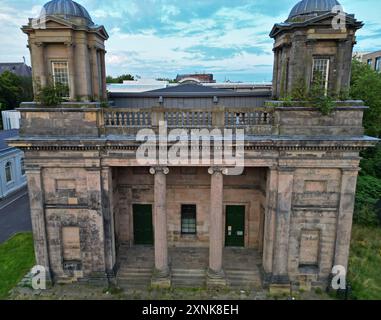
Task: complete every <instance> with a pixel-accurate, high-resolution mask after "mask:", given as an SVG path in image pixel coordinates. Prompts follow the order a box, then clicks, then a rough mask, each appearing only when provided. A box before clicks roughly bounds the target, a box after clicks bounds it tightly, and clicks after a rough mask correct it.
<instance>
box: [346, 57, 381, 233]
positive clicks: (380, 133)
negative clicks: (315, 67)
mask: <svg viewBox="0 0 381 320" xmlns="http://www.w3.org/2000/svg"><path fill="white" fill-rule="evenodd" d="M350 96H351V98H352V99H359V100H363V101H364V102H365V104H366V105H367V106H368V107H369V109H368V110H366V111H365V113H364V127H365V132H366V134H367V135H370V136H374V137H381V74H380V73H378V72H376V71H374V70H372V69H371V68H370V67H369V66H368V65H367V64H365V63H362V62H360V61H358V60H357V59H354V60H353V63H352V77H351V89H350ZM361 156H362V161H361V169H362V170H361V173H360V177H359V180H358V184H357V194H356V207H355V215H354V221H355V222H356V223H358V224H362V225H368V226H369V225H375V224H377V223H381V208H380V203H381V200H380V199H381V144H378V146H377V147H376V148H372V149H368V150H366V151H364V152H363V153H362V154H361ZM377 218H378V219H377Z"/></svg>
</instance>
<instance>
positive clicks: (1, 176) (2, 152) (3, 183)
mask: <svg viewBox="0 0 381 320" xmlns="http://www.w3.org/2000/svg"><path fill="white" fill-rule="evenodd" d="M16 136H18V130H6V131H0V199H3V198H5V197H6V196H8V195H9V194H11V193H13V192H15V191H17V190H19V189H21V188H23V187H25V186H26V183H27V180H26V175H25V170H24V152H22V151H21V150H19V149H16V148H11V147H9V146H8V144H7V142H6V139H9V138H13V137H16Z"/></svg>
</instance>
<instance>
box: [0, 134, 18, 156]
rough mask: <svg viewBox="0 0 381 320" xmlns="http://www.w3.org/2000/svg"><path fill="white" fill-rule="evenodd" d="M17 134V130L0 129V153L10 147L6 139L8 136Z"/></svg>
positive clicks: (11, 136) (13, 136)
mask: <svg viewBox="0 0 381 320" xmlns="http://www.w3.org/2000/svg"><path fill="white" fill-rule="evenodd" d="M18 135H19V131H18V130H1V131H0V153H2V152H3V151H4V150H7V149H11V147H9V146H8V144H7V142H6V141H5V140H6V139H9V138H15V137H17V136H18Z"/></svg>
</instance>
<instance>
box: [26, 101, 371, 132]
mask: <svg viewBox="0 0 381 320" xmlns="http://www.w3.org/2000/svg"><path fill="white" fill-rule="evenodd" d="M289 104H290V103H289V102H288V105H287V106H284V105H282V103H281V102H277V101H272V102H268V103H266V105H265V106H264V107H256V106H254V107H247V106H245V107H223V106H215V107H211V108H169V107H152V108H146V107H145V108H115V107H108V108H101V107H100V104H99V103H67V104H63V105H61V106H58V107H43V106H40V105H38V104H36V103H23V104H22V105H21V108H20V109H19V111H21V129H20V135H21V136H24V137H28V136H30V137H38V136H53V137H59V136H64V137H68V136H69V137H70V136H73V137H101V136H107V135H120V136H123V135H134V134H136V133H137V132H138V131H139V130H140V129H142V128H147V129H152V130H154V131H155V132H158V128H159V125H160V123H162V122H166V123H167V127H168V129H172V128H179V129H193V128H194V129H214V128H219V129H224V128H227V129H245V132H246V134H248V135H258V136H316V137H321V136H361V135H363V133H364V129H363V125H362V120H363V112H364V109H366V107H364V105H363V102H362V101H346V102H338V103H337V107H336V108H335V109H334V110H333V112H332V113H331V114H330V115H323V114H322V113H321V112H320V111H319V110H317V109H316V108H314V107H306V106H298V104H297V103H296V102H295V106H293V107H290V106H289Z"/></svg>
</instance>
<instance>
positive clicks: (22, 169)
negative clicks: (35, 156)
mask: <svg viewBox="0 0 381 320" xmlns="http://www.w3.org/2000/svg"><path fill="white" fill-rule="evenodd" d="M20 166H21V175H23V176H25V160H24V158H21V160H20Z"/></svg>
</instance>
